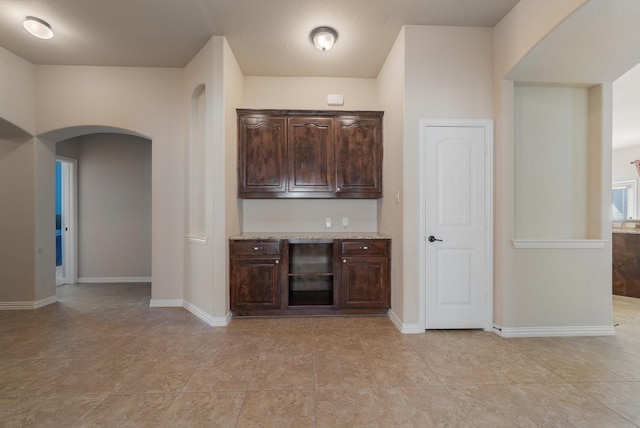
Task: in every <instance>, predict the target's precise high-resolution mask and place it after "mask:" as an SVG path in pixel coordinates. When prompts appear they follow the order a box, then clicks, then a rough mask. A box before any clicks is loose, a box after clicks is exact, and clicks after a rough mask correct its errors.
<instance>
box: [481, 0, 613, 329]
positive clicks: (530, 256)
mask: <svg viewBox="0 0 640 428" xmlns="http://www.w3.org/2000/svg"><path fill="white" fill-rule="evenodd" d="M585 2H586V1H583V0H573V1H567V2H553V1H537V0H522V1H521V2H519V3H518V4H517V5H516V7H514V8H513V9H512V10H511V11H510V12H509V13H508V14H507V16H505V18H503V19H502V20H501V21H500V23H499V24H498V25H497V26H496V27H495V28H494V72H493V74H494V102H495V110H496V113H497V114H496V123H495V125H496V126H495V145H494V153H495V157H494V168H495V171H494V174H495V175H494V183H495V189H494V195H495V196H494V213H495V219H494V237H495V239H494V323H495V324H496V325H497V326H500V327H502V328H503V332H504V331H506V330H504V329H509V328H514V329H518V328H524V327H528V328H534V329H535V328H542V329H545V328H558V329H560V330H562V329H564V328H572V327H576V326H577V327H578V330H580V329H583V330H582V331H586V330H590V331H599V330H598V329H601V328H603V329H607V328H611V247H610V243H609V242H608V241H607V242H605V243H604V247H603V248H596V249H552V248H542V249H516V248H514V245H513V238H514V233H515V212H514V208H515V197H516V192H515V188H514V184H513V183H514V181H515V175H516V173H515V167H516V165H515V159H516V157H515V156H516V154H515V143H514V134H515V132H516V130H515V129H514V112H515V103H514V99H515V95H514V92H515V91H514V85H513V82H512V81H509V80H505V79H506V76H507V75H508V73H509V72H510V70H511V69H512V68H513V67H514V66H515V65H516V64H517V63H518V62H519V61H520V60H521V59H522V58H523V57H524V56H525V55H526V54H527V52H529V51H530V50H531V49H532V48H533V47H534V46H535V44H537V43H538V42H539V41H540V40H541V39H542V38H543V37H544V36H545V35H546V34H548V33H549V32H550V31H552V30H553V28H554V27H555V26H556V25H558V24H560V23H561V22H566V20H567V19H568V18H569V17H570V15H571V14H572V13H573V12H574V11H575V10H576V9H578V8H579V7H580V6H582V5H583V4H584V3H585ZM532 17H540V19H533V18H532ZM563 83H565V84H567V83H571V82H563ZM610 97H611V90H610V88H609V87H604V88H603V90H602V94H601V100H600V102H599V104H600V108H599V111H598V112H593V111H592V112H590V114H591V115H594V114H596V113H597V115H598V117H599V119H600V126H599V127H600V132H601V134H600V136H599V138H598V140H599V141H597V143H598V146H599V150H600V152H599V153H598V156H597V159H598V161H599V162H600V164H601V165H600V174H599V176H598V177H597V178H596V179H597V180H598V181H599V182H600V183H605V180H607V179H609V177H608V175H609V176H610V157H611V154H610V144H611V103H610ZM607 150H608V151H609V154H607ZM594 162H595V160H594ZM607 162H609V166H607ZM605 188H606V186H604V185H601V186H600V188H599V189H596V192H597V194H596V196H595V197H596V198H598V199H599V203H598V206H599V207H600V210H601V213H600V219H601V225H600V234H601V236H602V237H605V239H608V238H606V237H607V236H608V235H609V234H610V231H611V225H610V224H609V225H607V224H606V223H607V222H608V221H605V219H607V218H608V216H605V215H603V214H602V213H603V212H604V211H603V210H604V209H605V208H607V209H610V206H608V205H609V204H608V203H606V204H605V203H604V202H603V201H604V200H605V199H604V198H605V197H606V196H605V190H604V189H605ZM590 191H591V190H590ZM607 200H609V199H607ZM609 223H610V222H609ZM578 330H575V331H578Z"/></svg>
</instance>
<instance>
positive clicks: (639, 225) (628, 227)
mask: <svg viewBox="0 0 640 428" xmlns="http://www.w3.org/2000/svg"><path fill="white" fill-rule="evenodd" d="M612 226H613V228H612V231H613V233H628V234H633V235H640V221H638V220H615V221H613V223H612Z"/></svg>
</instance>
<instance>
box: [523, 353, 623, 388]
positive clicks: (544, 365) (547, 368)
mask: <svg viewBox="0 0 640 428" xmlns="http://www.w3.org/2000/svg"><path fill="white" fill-rule="evenodd" d="M531 359H532V360H533V361H534V362H535V363H536V364H538V365H540V366H541V367H543V368H544V369H546V370H548V371H549V372H551V373H553V374H554V375H556V376H558V377H559V378H560V379H562V380H563V381H564V382H565V383H576V382H579V381H576V380H571V379H567V377H566V376H563V375H562V373H558V372H557V371H556V370H555V369H554V368H553V367H551V366H549V365H548V364H546V363H545V362H544V361H538V360H536V359H535V358H531ZM588 362H589V361H588ZM597 365H598V366H599V368H600V369H602V370H605V371H607V372H609V373H610V374H612V375H614V376H615V377H620V376H619V375H618V374H617V373H614V372H613V371H611V370H609V369H607V368H606V367H604V366H603V365H602V364H597ZM623 380H624V379H621V380H613V381H610V382H620V381H623ZM603 381H604V380H583V381H582V382H603Z"/></svg>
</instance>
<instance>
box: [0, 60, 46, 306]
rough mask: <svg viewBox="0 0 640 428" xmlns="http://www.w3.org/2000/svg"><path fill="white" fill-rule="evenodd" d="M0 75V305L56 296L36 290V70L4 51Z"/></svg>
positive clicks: (39, 286) (39, 288) (0, 63)
mask: <svg viewBox="0 0 640 428" xmlns="http://www.w3.org/2000/svg"><path fill="white" fill-rule="evenodd" d="M0 76H2V79H0V200H2V203H1V204H0V218H2V222H0V240H1V241H2V245H0V304H1V303H4V302H34V301H35V300H37V299H40V298H43V297H50V296H55V277H54V281H53V292H51V290H49V292H48V294H47V295H46V296H42V294H43V292H42V290H41V284H38V285H36V257H40V258H42V253H41V254H40V255H39V256H36V254H37V248H36V245H37V243H36V230H35V227H34V225H35V224H36V193H35V191H36V176H35V162H36V153H35V152H36V146H37V145H38V144H40V143H39V142H38V141H36V139H35V138H32V136H33V134H34V131H35V83H34V76H35V66H34V65H33V64H31V63H29V62H28V61H25V60H23V59H22V58H20V57H18V56H17V55H14V54H13V53H11V52H9V51H8V50H6V49H4V48H0ZM54 227H55V226H54ZM53 233H54V232H53V231H52V236H53ZM38 244H40V243H38ZM53 248H54V250H55V246H54V247H53ZM54 261H55V259H54ZM40 275H41V274H39V276H40ZM40 281H41V279H40V278H39V279H38V283H39V282H40ZM36 288H37V289H38V291H36ZM36 294H37V295H38V297H37V298H36Z"/></svg>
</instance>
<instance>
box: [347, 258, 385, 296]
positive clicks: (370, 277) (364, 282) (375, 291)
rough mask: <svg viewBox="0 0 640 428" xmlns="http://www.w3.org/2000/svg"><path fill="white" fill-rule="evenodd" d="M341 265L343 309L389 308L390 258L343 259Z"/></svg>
mask: <svg viewBox="0 0 640 428" xmlns="http://www.w3.org/2000/svg"><path fill="white" fill-rule="evenodd" d="M340 265H341V266H340V268H341V272H340V274H341V281H340V288H341V298H342V302H341V306H342V307H343V308H388V307H389V258H388V257H342V260H341V263H340Z"/></svg>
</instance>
